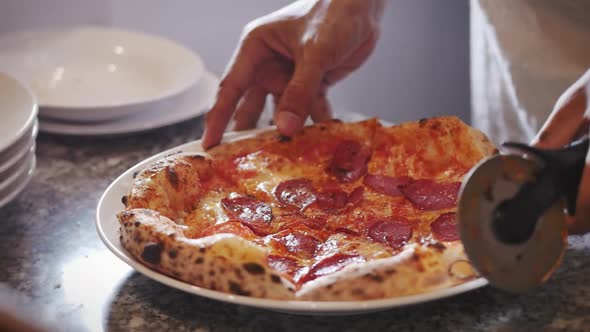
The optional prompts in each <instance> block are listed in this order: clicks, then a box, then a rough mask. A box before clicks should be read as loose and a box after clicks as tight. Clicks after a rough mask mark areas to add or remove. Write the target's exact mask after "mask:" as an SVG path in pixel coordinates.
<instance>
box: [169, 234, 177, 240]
mask: <svg viewBox="0 0 590 332" xmlns="http://www.w3.org/2000/svg"><path fill="white" fill-rule="evenodd" d="M168 237H169V238H171V239H173V238H175V237H176V233H170V234H168Z"/></svg>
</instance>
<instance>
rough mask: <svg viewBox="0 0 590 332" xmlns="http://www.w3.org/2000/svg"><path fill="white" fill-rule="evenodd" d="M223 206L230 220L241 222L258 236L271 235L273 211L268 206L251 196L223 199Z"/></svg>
mask: <svg viewBox="0 0 590 332" xmlns="http://www.w3.org/2000/svg"><path fill="white" fill-rule="evenodd" d="M221 206H223V208H224V209H225V210H226V211H227V213H228V215H229V216H230V218H232V219H236V220H239V221H240V222H241V223H243V224H244V225H245V226H247V227H248V228H250V229H251V230H252V231H253V232H254V233H255V234H256V235H260V236H263V235H267V234H269V233H271V228H270V221H271V220H272V210H271V208H270V206H269V205H268V204H266V203H264V202H261V201H259V200H257V199H255V198H253V197H250V196H238V197H234V198H229V197H226V198H224V199H222V200H221Z"/></svg>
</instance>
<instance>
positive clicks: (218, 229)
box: [200, 222, 256, 239]
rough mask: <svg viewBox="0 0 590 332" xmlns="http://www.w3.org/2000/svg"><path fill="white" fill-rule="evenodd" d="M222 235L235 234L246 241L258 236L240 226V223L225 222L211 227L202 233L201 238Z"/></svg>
mask: <svg viewBox="0 0 590 332" xmlns="http://www.w3.org/2000/svg"><path fill="white" fill-rule="evenodd" d="M221 233H229V234H235V235H239V236H241V237H243V238H245V239H252V238H255V237H256V235H255V234H254V233H253V232H252V231H251V230H250V228H248V227H246V226H244V225H242V224H240V223H239V222H224V223H221V224H215V225H212V226H209V227H207V228H205V229H204V230H203V231H202V232H201V235H200V237H205V236H209V235H215V234H221Z"/></svg>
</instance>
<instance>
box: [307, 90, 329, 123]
mask: <svg viewBox="0 0 590 332" xmlns="http://www.w3.org/2000/svg"><path fill="white" fill-rule="evenodd" d="M310 115H311V119H312V120H313V122H323V121H327V120H330V119H331V118H332V108H331V107H330V102H329V101H328V98H327V97H326V95H325V94H320V95H318V96H317V97H316V99H315V100H314V101H313V104H312V107H311V113H310Z"/></svg>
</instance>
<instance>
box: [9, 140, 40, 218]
mask: <svg viewBox="0 0 590 332" xmlns="http://www.w3.org/2000/svg"><path fill="white" fill-rule="evenodd" d="M33 151H34V149H33ZM36 163H37V158H36V157H35V153H34V152H32V153H30V154H29V157H28V158H27V164H26V165H24V167H23V168H22V169H21V170H20V171H19V176H17V177H15V180H14V181H12V182H11V183H10V184H8V185H7V186H5V187H4V188H2V189H0V208H1V207H3V206H4V205H6V204H8V203H9V202H10V201H12V200H13V199H14V198H15V197H16V196H17V195H18V194H20V193H21V192H22V191H23V190H24V189H25V188H26V187H27V184H28V183H29V181H31V179H32V178H33V173H34V171H35V165H36Z"/></svg>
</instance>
